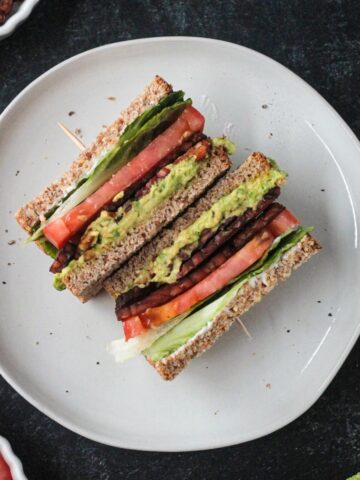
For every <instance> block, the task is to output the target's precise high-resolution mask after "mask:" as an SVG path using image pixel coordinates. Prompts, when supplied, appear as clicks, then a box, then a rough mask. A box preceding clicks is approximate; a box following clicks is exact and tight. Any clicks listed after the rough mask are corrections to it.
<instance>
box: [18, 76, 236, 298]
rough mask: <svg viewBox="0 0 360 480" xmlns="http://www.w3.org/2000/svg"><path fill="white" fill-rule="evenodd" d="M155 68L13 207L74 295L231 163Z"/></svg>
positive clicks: (94, 284) (90, 288)
mask: <svg viewBox="0 0 360 480" xmlns="http://www.w3.org/2000/svg"><path fill="white" fill-rule="evenodd" d="M191 103H192V102H191V99H185V98H184V92H182V91H177V92H174V91H173V90H172V87H171V85H169V84H168V83H167V82H166V81H165V80H163V79H162V78H160V77H158V76H156V77H155V78H154V79H153V80H152V82H150V83H149V84H148V85H147V86H146V87H145V89H144V91H143V92H142V93H141V94H140V95H139V96H138V97H137V98H136V99H135V100H134V101H133V102H132V103H131V104H130V105H129V106H128V107H127V108H126V109H125V110H124V111H123V112H122V113H121V114H120V116H119V118H118V119H116V120H115V121H114V123H113V124H112V125H110V126H109V127H108V128H107V129H106V130H105V131H104V132H102V133H100V134H99V135H98V137H97V138H96V140H95V142H94V143H93V144H92V145H91V146H90V147H89V148H87V149H86V150H85V151H84V152H82V153H81V154H80V155H79V157H78V158H77V159H76V160H75V161H74V162H73V163H72V165H71V166H70V168H69V169H68V170H67V171H66V172H65V174H64V175H63V176H62V177H61V178H60V179H59V180H57V181H55V182H53V183H52V184H50V185H49V186H48V187H46V188H45V190H44V191H43V192H42V193H41V194H40V195H39V196H38V197H36V198H34V199H33V200H32V201H30V202H29V203H27V204H26V205H25V206H23V207H22V208H20V210H19V211H18V212H17V213H16V219H17V221H18V223H19V224H20V225H21V226H22V227H23V228H24V229H25V230H26V231H27V232H28V233H29V235H30V236H29V241H35V242H36V243H37V244H38V245H39V246H40V247H41V248H42V249H43V250H44V251H45V253H47V254H49V255H51V256H52V257H53V258H54V261H53V263H52V265H51V267H50V271H51V272H52V273H54V286H55V288H57V289H58V290H63V289H65V288H67V289H68V290H70V291H71V292H72V293H73V294H74V295H76V296H77V297H78V298H79V299H80V300H81V301H82V302H85V301H87V300H88V299H89V298H90V297H92V296H93V295H96V294H97V293H98V292H99V291H100V290H101V289H102V285H103V282H104V280H105V279H106V278H107V277H109V276H110V275H111V274H112V273H113V272H115V271H116V270H117V269H118V268H119V267H120V266H121V265H122V264H123V263H124V262H125V261H126V260H128V259H129V258H130V257H131V256H132V255H133V254H134V253H136V252H137V251H138V250H139V249H140V248H141V247H142V246H143V245H145V244H146V243H147V242H149V241H150V240H151V239H152V238H153V237H154V236H155V235H156V234H158V233H159V232H160V231H161V229H162V228H164V227H165V226H166V225H167V224H169V223H170V222H171V221H173V220H174V219H175V218H176V217H177V216H178V215H179V214H180V213H182V212H183V211H184V210H185V209H186V208H187V207H188V206H189V205H191V203H192V202H193V201H195V200H196V199H197V198H198V197H199V196H201V195H202V194H203V193H204V192H205V191H206V190H207V189H208V188H209V187H210V186H211V185H212V184H213V183H214V182H215V180H216V179H218V178H219V177H220V176H222V175H223V174H224V173H225V172H226V171H227V170H228V169H229V167H230V162H229V158H228V154H227V150H226V149H225V148H223V147H221V146H220V147H218V148H214V147H213V144H212V142H211V141H210V140H209V139H208V138H207V137H206V136H205V135H204V133H203V128H204V122H205V119H204V117H203V116H202V115H201V113H200V112H198V111H197V110H196V109H195V108H194V107H193V106H192V104H191Z"/></svg>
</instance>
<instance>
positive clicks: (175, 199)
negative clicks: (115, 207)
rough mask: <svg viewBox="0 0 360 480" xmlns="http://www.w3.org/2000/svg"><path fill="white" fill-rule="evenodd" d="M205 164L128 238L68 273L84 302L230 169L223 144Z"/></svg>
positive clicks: (69, 286) (69, 282)
mask: <svg viewBox="0 0 360 480" xmlns="http://www.w3.org/2000/svg"><path fill="white" fill-rule="evenodd" d="M201 163H202V165H201V167H200V168H199V170H198V174H197V176H196V178H195V179H194V180H193V181H192V182H191V183H190V184H189V185H188V186H187V187H186V188H182V189H180V190H179V191H178V192H177V193H176V194H175V195H173V196H172V197H171V198H168V199H167V200H165V201H164V202H163V203H162V204H161V206H160V207H159V208H158V209H157V210H156V211H155V212H153V214H152V215H151V216H150V217H149V218H148V219H147V220H146V221H145V222H144V223H142V224H140V225H138V226H136V227H135V228H133V229H132V230H130V231H129V233H128V234H127V236H126V237H125V238H124V239H121V240H119V241H118V242H112V243H111V244H110V245H109V246H107V247H103V248H102V249H101V250H100V251H99V252H98V253H97V255H96V256H95V257H94V258H91V259H89V260H88V261H86V262H85V264H82V265H76V266H75V267H74V268H72V269H71V270H70V271H69V272H67V273H66V275H64V278H63V282H64V284H65V285H66V288H67V289H69V290H70V291H71V292H72V293H73V294H74V295H75V296H77V297H78V298H79V300H81V301H82V302H86V301H87V300H89V298H91V297H92V296H94V295H96V294H97V293H98V292H99V291H100V290H101V289H102V288H103V284H104V281H105V280H106V278H108V277H109V276H110V275H111V274H113V273H114V272H115V271H116V270H117V269H118V268H119V267H120V266H121V265H122V264H123V263H124V262H126V260H128V259H129V258H130V257H131V256H132V255H134V254H135V253H136V252H137V251H138V250H139V249H140V248H141V247H143V246H144V245H145V244H146V243H147V242H149V241H150V240H152V239H153V238H154V237H155V236H156V235H157V234H158V233H159V232H160V231H161V230H162V229H163V228H164V227H166V226H167V225H168V224H169V223H170V222H172V221H173V220H174V219H175V218H176V217H177V216H178V215H180V214H181V213H182V212H183V211H184V210H185V209H186V208H187V207H189V206H190V205H191V204H192V203H193V202H194V201H195V200H196V199H197V198H198V197H199V196H200V195H202V194H203V193H204V192H205V191H206V190H207V189H208V188H209V187H210V186H211V185H212V184H213V183H214V182H215V180H217V179H218V178H219V177H220V176H222V175H224V174H225V173H226V171H227V170H228V169H229V168H230V160H229V157H228V154H227V152H226V150H225V149H223V148H221V147H220V148H216V149H214V150H213V151H212V153H211V155H209V157H208V158H207V159H205V160H203V161H202V162H201Z"/></svg>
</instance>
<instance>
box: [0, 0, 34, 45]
mask: <svg viewBox="0 0 360 480" xmlns="http://www.w3.org/2000/svg"><path fill="white" fill-rule="evenodd" d="M38 2H39V0H23V1H21V2H19V1H15V2H14V7H13V11H12V13H11V15H10V16H9V18H8V19H7V20H6V22H5V23H4V24H3V25H0V40H1V39H2V38H6V37H7V36H9V35H11V34H12V33H13V31H14V30H15V29H16V28H17V27H18V26H19V25H20V24H21V23H22V22H24V21H25V20H26V19H27V18H28V16H29V15H30V13H31V12H32V10H33V8H34V7H35V5H36V4H37V3H38Z"/></svg>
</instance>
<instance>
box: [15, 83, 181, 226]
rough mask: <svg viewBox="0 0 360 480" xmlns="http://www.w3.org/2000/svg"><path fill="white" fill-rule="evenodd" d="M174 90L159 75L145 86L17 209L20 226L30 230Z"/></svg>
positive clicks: (16, 216) (16, 215)
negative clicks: (138, 119)
mask: <svg viewBox="0 0 360 480" xmlns="http://www.w3.org/2000/svg"><path fill="white" fill-rule="evenodd" d="M171 92H172V86H171V85H170V84H169V83H167V82H166V81H165V80H164V79H163V78H161V77H159V76H158V75H156V76H155V78H154V79H153V80H152V81H151V82H150V83H149V84H148V85H146V86H145V88H144V90H143V92H142V93H141V94H140V95H138V96H137V97H136V98H135V99H134V100H133V101H132V102H131V103H130V105H129V106H128V107H127V108H125V109H124V110H123V111H122V112H121V113H120V115H119V117H118V118H117V119H116V120H115V121H114V122H113V123H112V124H111V125H109V126H108V127H107V128H106V130H104V131H103V132H100V133H99V134H98V136H97V137H96V140H95V141H94V142H93V143H92V144H91V145H90V146H89V147H88V148H87V149H86V150H84V151H83V152H81V153H80V154H79V155H78V157H77V159H76V160H75V161H74V162H73V163H72V164H71V165H70V167H69V169H68V170H67V171H66V172H65V173H64V174H63V176H62V177H61V178H59V179H58V180H56V181H54V182H52V183H51V184H50V185H48V186H47V187H46V188H45V189H44V190H43V191H42V193H40V195H38V196H37V197H35V198H34V199H33V200H31V201H30V202H28V203H27V204H26V205H24V206H23V207H21V208H20V209H19V210H18V211H17V212H16V214H15V218H16V220H17V221H18V223H19V224H20V225H21V227H22V228H23V229H24V230H26V231H27V232H28V233H31V231H32V229H33V227H34V225H36V223H37V222H38V221H41V220H42V219H43V217H44V215H45V214H46V213H47V212H48V211H49V210H51V208H53V207H54V206H55V205H56V204H57V203H58V202H60V201H61V199H62V198H63V197H64V196H65V195H66V192H67V191H69V190H70V189H71V188H73V186H75V185H76V184H77V182H78V181H79V180H80V179H81V177H82V176H83V175H84V174H85V173H86V172H87V171H89V170H90V168H91V167H92V166H93V164H94V163H95V161H96V159H97V158H99V156H101V155H102V154H103V153H104V151H106V150H107V149H108V148H109V147H111V146H112V145H114V144H115V143H116V141H117V140H118V137H119V135H121V133H122V132H123V131H124V129H125V127H126V126H127V125H128V124H129V123H131V122H132V121H133V120H134V119H135V118H136V117H138V116H139V115H140V114H141V113H143V112H144V111H145V110H146V109H147V108H149V107H150V106H152V105H154V104H156V103H158V102H159V100H160V99H161V98H162V97H164V96H166V95H168V94H169V93H171Z"/></svg>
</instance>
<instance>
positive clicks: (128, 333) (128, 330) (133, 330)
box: [0, 317, 148, 480]
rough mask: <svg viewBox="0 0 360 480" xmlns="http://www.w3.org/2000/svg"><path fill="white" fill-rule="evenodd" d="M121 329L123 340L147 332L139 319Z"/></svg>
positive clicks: (124, 323)
mask: <svg viewBox="0 0 360 480" xmlns="http://www.w3.org/2000/svg"><path fill="white" fill-rule="evenodd" d="M123 328H124V336H125V340H129V338H133V337H137V336H139V335H141V334H142V333H145V332H146V331H147V330H148V329H147V328H146V327H144V326H143V324H142V321H141V319H140V318H139V317H131V318H130V319H129V320H126V321H125V322H123ZM0 480H1V479H0Z"/></svg>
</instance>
